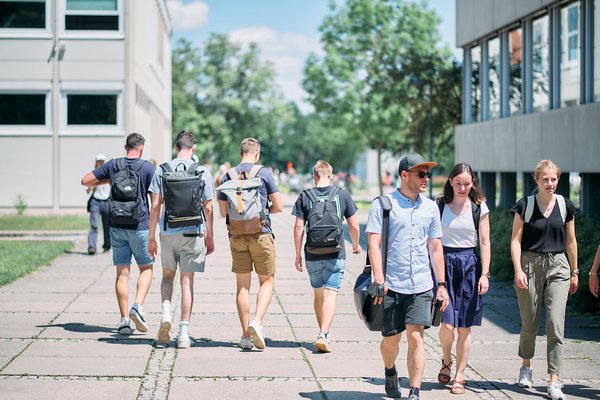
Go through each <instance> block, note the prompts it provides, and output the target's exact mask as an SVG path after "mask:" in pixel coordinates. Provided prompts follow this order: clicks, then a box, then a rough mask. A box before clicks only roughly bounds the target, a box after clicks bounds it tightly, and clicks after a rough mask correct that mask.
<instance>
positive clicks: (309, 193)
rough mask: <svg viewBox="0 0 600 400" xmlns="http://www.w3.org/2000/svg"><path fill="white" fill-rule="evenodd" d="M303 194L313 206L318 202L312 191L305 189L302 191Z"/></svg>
mask: <svg viewBox="0 0 600 400" xmlns="http://www.w3.org/2000/svg"><path fill="white" fill-rule="evenodd" d="M304 193H306V195H307V196H308V198H309V200H310V201H311V202H312V203H313V204H316V203H317V202H318V201H319V200H318V199H317V196H315V194H314V193H313V191H312V189H306V190H304Z"/></svg>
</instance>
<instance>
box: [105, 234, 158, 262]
mask: <svg viewBox="0 0 600 400" xmlns="http://www.w3.org/2000/svg"><path fill="white" fill-rule="evenodd" d="M110 242H111V244H112V249H113V250H112V251H113V264H114V265H116V266H123V265H131V255H132V254H133V257H135V262H137V265H138V266H146V265H152V263H153V262H154V260H153V259H152V257H150V253H148V231H147V230H144V231H134V230H132V229H123V228H115V227H114V226H111V227H110Z"/></svg>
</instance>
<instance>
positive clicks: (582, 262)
mask: <svg viewBox="0 0 600 400" xmlns="http://www.w3.org/2000/svg"><path fill="white" fill-rule="evenodd" d="M512 220H513V217H512V214H511V213H510V212H509V211H508V210H506V209H497V210H494V211H492V212H491V213H490V241H491V243H492V263H491V267H490V269H491V273H492V274H493V276H494V278H495V279H497V280H512V279H513V278H514V269H513V265H512V260H511V258H510V237H511V233H512ZM598 226H600V223H599V222H598V221H594V220H590V219H588V218H586V217H582V216H581V215H577V216H576V217H575V232H576V235H577V248H578V257H577V258H578V261H579V262H578V264H579V265H578V267H579V270H580V273H579V289H578V290H577V293H576V294H575V295H572V296H569V305H570V306H572V307H573V308H574V309H575V310H577V311H579V312H582V313H592V314H597V315H600V305H599V301H598V299H597V298H596V297H594V296H592V294H591V293H590V290H589V286H588V278H589V276H588V272H589V271H590V267H591V265H592V261H593V260H594V255H595V254H596V249H597V247H598V242H597V238H598V236H599V235H600V232H599V231H598Z"/></svg>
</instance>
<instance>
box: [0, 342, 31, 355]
mask: <svg viewBox="0 0 600 400" xmlns="http://www.w3.org/2000/svg"><path fill="white" fill-rule="evenodd" d="M31 342H32V340H0V357H8V358H11V357H13V356H15V355H16V354H18V353H19V352H20V351H21V350H23V349H24V348H25V347H27V345H28V344H29V343H31Z"/></svg>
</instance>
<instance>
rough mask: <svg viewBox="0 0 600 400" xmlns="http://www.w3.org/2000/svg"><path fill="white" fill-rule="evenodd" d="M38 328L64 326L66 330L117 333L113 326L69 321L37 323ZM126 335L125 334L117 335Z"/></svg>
mask: <svg viewBox="0 0 600 400" xmlns="http://www.w3.org/2000/svg"><path fill="white" fill-rule="evenodd" d="M37 327H38V328H63V329H64V330H65V331H69V332H81V333H96V332H106V333H115V330H114V329H113V328H108V327H106V326H98V325H86V324H82V323H81V322H68V323H66V324H51V325H37ZM115 336H122V337H126V336H125V335H117V334H116V333H115Z"/></svg>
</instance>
